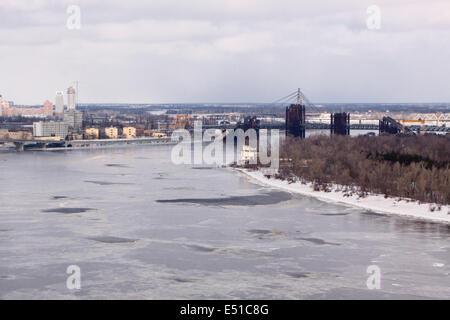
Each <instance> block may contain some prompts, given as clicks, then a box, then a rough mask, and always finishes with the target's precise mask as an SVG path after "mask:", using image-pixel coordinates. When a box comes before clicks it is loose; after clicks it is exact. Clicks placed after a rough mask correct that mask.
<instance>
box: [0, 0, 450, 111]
mask: <svg viewBox="0 0 450 320" xmlns="http://www.w3.org/2000/svg"><path fill="white" fill-rule="evenodd" d="M72 4H74V5H78V6H79V7H80V9H81V28H80V29H79V30H77V29H75V30H70V29H68V28H67V26H66V22H67V19H68V18H69V16H70V14H68V13H67V8H68V6H69V5H72ZM373 4H375V5H378V6H379V8H380V9H381V29H379V30H369V28H368V27H367V24H366V20H367V19H368V14H367V12H366V10H367V8H368V6H369V5H373ZM0 39H1V41H0V70H1V77H0V94H2V95H3V97H4V98H5V99H7V100H12V101H15V103H17V104H40V103H42V102H43V101H44V100H46V99H49V100H51V101H54V97H55V91H57V90H65V89H66V88H67V87H68V86H70V85H72V84H73V82H74V81H75V80H79V88H80V93H79V94H80V101H81V102H114V103H120V102H127V103H168V102H240V101H248V102H271V101H274V100H276V99H277V98H279V97H282V96H284V95H286V94H288V93H290V92H291V91H294V90H295V89H296V88H297V87H301V88H302V89H303V91H304V92H305V93H306V95H307V96H308V97H309V99H310V100H311V101H312V102H444V101H445V102H449V101H450V1H449V0H443V1H439V0H428V1H425V0H423V1H409V0H387V1H385V0H374V1H373V0H371V1H365V0H315V1H303V0H292V1H290V0H273V1H272V0H222V1H218V0H189V1H187V0H151V1H144V0H139V1H138V0H69V1H65V0H1V1H0Z"/></svg>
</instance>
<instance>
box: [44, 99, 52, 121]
mask: <svg viewBox="0 0 450 320" xmlns="http://www.w3.org/2000/svg"><path fill="white" fill-rule="evenodd" d="M44 115H45V116H46V117H53V103H51V102H50V101H48V100H47V101H45V102H44Z"/></svg>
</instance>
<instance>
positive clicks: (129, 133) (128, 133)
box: [122, 127, 136, 139]
mask: <svg viewBox="0 0 450 320" xmlns="http://www.w3.org/2000/svg"><path fill="white" fill-rule="evenodd" d="M122 134H123V137H124V138H125V139H131V138H136V128H134V127H123V130H122Z"/></svg>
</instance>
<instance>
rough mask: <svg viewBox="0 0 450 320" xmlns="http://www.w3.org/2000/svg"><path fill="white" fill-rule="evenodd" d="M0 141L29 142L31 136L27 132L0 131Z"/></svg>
mask: <svg viewBox="0 0 450 320" xmlns="http://www.w3.org/2000/svg"><path fill="white" fill-rule="evenodd" d="M0 139H4V140H31V139H33V135H32V134H31V132H28V131H9V130H0Z"/></svg>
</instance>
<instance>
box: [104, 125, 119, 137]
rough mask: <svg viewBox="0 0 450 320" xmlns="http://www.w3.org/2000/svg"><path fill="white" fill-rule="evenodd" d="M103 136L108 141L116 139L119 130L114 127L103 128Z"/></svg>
mask: <svg viewBox="0 0 450 320" xmlns="http://www.w3.org/2000/svg"><path fill="white" fill-rule="evenodd" d="M105 136H106V137H107V138H109V139H117V137H118V136H119V130H118V129H117V128H116V127H109V128H105Z"/></svg>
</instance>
